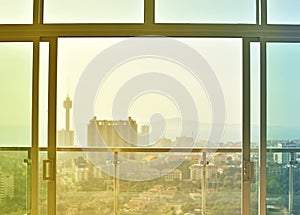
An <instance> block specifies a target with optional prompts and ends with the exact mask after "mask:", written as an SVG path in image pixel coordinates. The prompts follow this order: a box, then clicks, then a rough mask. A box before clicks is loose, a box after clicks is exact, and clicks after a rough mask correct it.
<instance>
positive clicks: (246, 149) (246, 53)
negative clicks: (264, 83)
mask: <svg viewBox="0 0 300 215" xmlns="http://www.w3.org/2000/svg"><path fill="white" fill-rule="evenodd" d="M242 126H243V132H242V135H243V146H242V147H243V148H242V150H243V162H242V165H243V168H242V171H243V170H244V169H245V168H247V167H246V165H247V163H248V162H250V40H249V39H248V38H244V39H243V125H242ZM248 171H249V170H248ZM247 177H248V175H247V174H242V214H244V215H247V214H250V183H249V182H248V181H247V180H248V179H247Z"/></svg>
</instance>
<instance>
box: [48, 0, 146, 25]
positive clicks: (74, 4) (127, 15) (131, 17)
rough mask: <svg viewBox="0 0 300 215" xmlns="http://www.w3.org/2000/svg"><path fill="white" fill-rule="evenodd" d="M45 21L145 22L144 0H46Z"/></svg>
mask: <svg viewBox="0 0 300 215" xmlns="http://www.w3.org/2000/svg"><path fill="white" fill-rule="evenodd" d="M44 22H45V23H143V22H144V1H143V0H126V1H125V0H110V1H106V0H89V1H70V0H67V1H60V0H45V1H44Z"/></svg>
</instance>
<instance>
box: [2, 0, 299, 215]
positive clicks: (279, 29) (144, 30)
mask: <svg viewBox="0 0 300 215" xmlns="http://www.w3.org/2000/svg"><path fill="white" fill-rule="evenodd" d="M154 3H155V0H144V23H143V24H43V5H44V1H43V0H34V4H33V8H34V9H33V23H32V24H29V25H28V24H7V25H6V24H1V25H0V41H3V42H10V41H11V42H33V83H32V147H31V148H30V151H31V159H32V175H31V176H32V190H31V193H32V195H31V205H32V207H31V213H32V214H33V215H37V214H38V199H39V198H38V192H39V187H38V184H39V183H38V179H39V178H38V154H39V151H45V150H46V151H47V152H48V157H49V158H51V159H54V160H56V152H57V151H61V150H66V151H72V150H73V149H72V148H64V149H61V148H57V147H56V90H57V89H56V84H57V83H56V73H57V39H58V38H59V37H125V36H126V37H130V36H141V35H161V36H170V37H221V38H226V37H228V38H242V39H243V146H242V147H243V148H242V153H243V159H246V160H249V159H250V157H249V154H250V151H251V149H250V132H251V131H250V111H251V110H250V91H251V89H250V75H251V74H250V48H249V44H250V42H254V41H260V45H261V48H260V51H261V56H260V62H261V67H260V69H261V83H260V87H261V92H260V95H261V98H260V99H261V101H260V104H261V106H260V111H261V120H260V127H261V130H260V148H259V157H260V191H259V192H260V194H259V196H260V199H259V206H260V209H259V210H260V214H261V215H264V214H266V188H265V185H266V153H267V151H268V149H267V146H266V132H267V131H266V114H267V113H266V111H267V110H266V106H267V103H266V98H267V87H266V85H267V82H266V43H267V42H271V41H273V42H300V25H268V24H267V0H256V24H157V23H155V22H154V16H155V15H154V13H155V11H154V8H155V7H154ZM42 41H47V42H49V49H50V62H49V95H48V108H49V113H48V114H49V115H48V118H49V122H48V147H47V148H39V145H38V133H39V132H38V124H39V123H38V120H39V112H38V107H39V45H40V42H42ZM0 150H1V151H4V150H17V148H13V147H1V148H0ZM22 150H28V149H26V148H22ZM113 150H115V151H116V152H118V151H122V149H113ZM139 150H143V149H139ZM139 150H136V149H135V150H134V151H135V152H137V151H139ZM153 150H154V151H155V150H157V151H161V149H153ZM194 150H196V151H197V150H199V151H203V150H204V151H205V149H194ZM220 150H221V149H220ZM230 150H231V151H230V152H235V151H236V152H239V150H241V149H237V150H235V149H230ZM54 168H55V162H54ZM54 178H55V177H54ZM49 190H51V192H50V195H49V199H48V204H49V205H50V206H49V211H48V213H49V214H50V215H52V214H56V209H55V208H56V207H55V206H56V202H55V201H56V182H55V180H54V181H51V182H49ZM242 192H243V198H242V208H243V209H242V213H243V214H249V213H250V212H249V211H247V208H248V209H249V201H250V195H248V194H249V185H247V184H244V183H243V189H242Z"/></svg>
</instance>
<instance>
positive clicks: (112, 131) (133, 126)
mask: <svg viewBox="0 0 300 215" xmlns="http://www.w3.org/2000/svg"><path fill="white" fill-rule="evenodd" d="M136 145H137V123H136V121H135V120H133V119H132V118H131V117H128V120H97V118H96V117H94V118H93V119H92V120H90V122H89V124H88V146H98V147H135V146H136Z"/></svg>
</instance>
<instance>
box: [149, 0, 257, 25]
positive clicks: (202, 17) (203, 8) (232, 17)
mask: <svg viewBox="0 0 300 215" xmlns="http://www.w3.org/2000/svg"><path fill="white" fill-rule="evenodd" d="M155 15H156V16H155V22H156V23H225V24H226V23H227V24H229V23H231V24H236V23H247V24H253V23H255V20H256V19H255V1H253V0H247V1H238V0H230V1H217V0H213V1H212V0H210V1H207V0H201V1H198V0H188V1H180V0H156V1H155Z"/></svg>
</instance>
